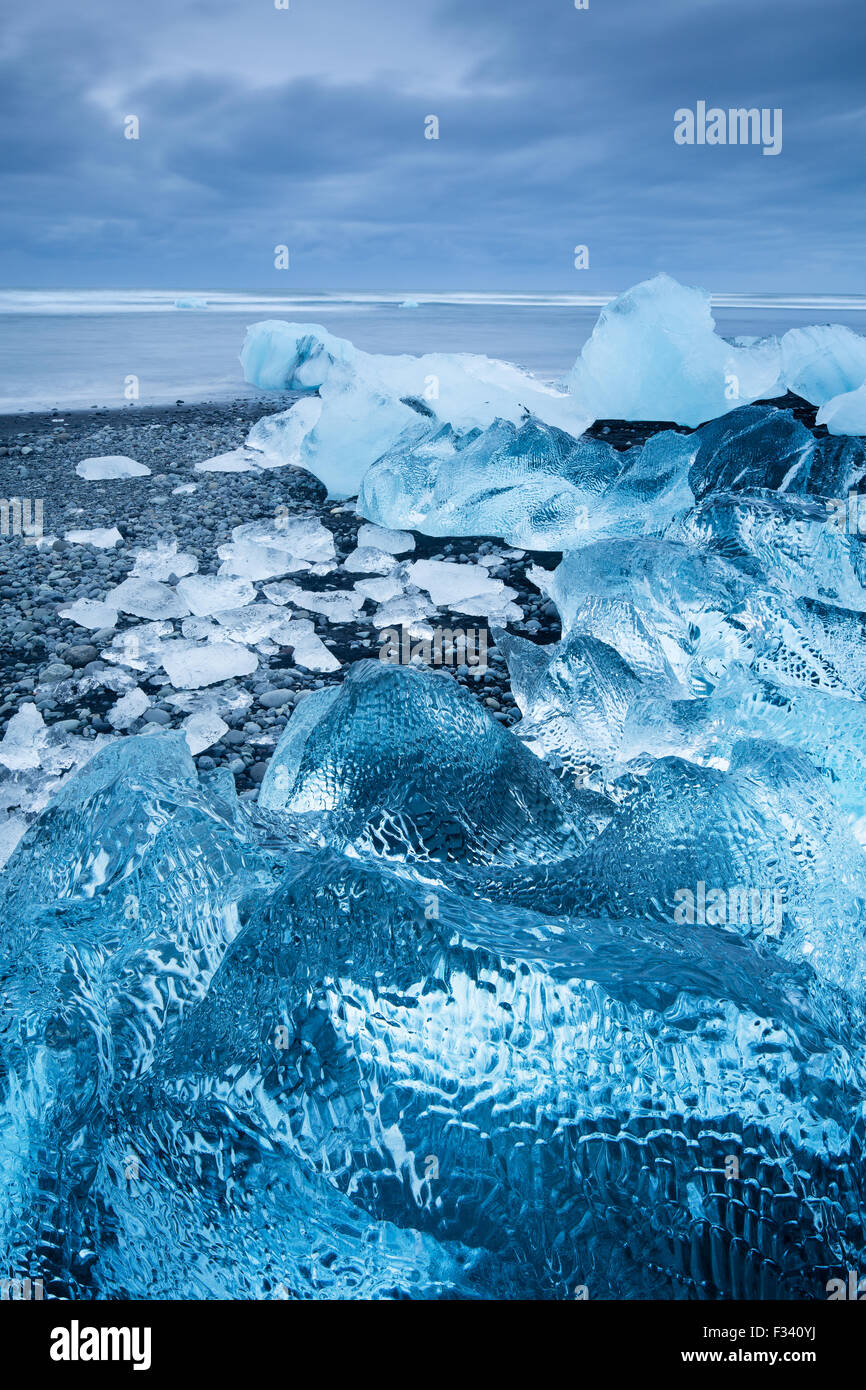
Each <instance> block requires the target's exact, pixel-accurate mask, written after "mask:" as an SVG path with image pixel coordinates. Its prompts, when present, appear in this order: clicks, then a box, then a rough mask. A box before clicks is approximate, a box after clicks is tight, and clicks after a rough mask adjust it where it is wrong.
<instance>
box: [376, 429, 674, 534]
mask: <svg viewBox="0 0 866 1390" xmlns="http://www.w3.org/2000/svg"><path fill="white" fill-rule="evenodd" d="M697 448H698V440H697V437H693V436H690V435H686V434H678V433H675V432H674V431H664V432H662V433H660V434H658V435H656V436H654V437H653V438H652V439H650V440H649V442H648V443H647V444H646V446H645V447H644V448H639V447H635V448H633V449H629V450H628V451H626V452H624V453H618V452H617V451H616V450H615V449H613V448H612V447H611V445H609V444H606V443H604V442H603V441H601V440H598V439H592V438H580V439H575V438H573V437H572V436H571V435H569V434H566V433H565V431H564V430H560V429H555V428H552V427H550V426H548V425H545V424H544V423H543V422H542V421H540V420H534V419H530V420H526V421H524V422H523V423H522V424H521V425H514V424H512V423H511V422H509V421H505V420H497V421H495V422H494V424H493V425H491V426H490V428H489V429H487V430H484V431H482V432H480V433H479V432H478V431H470V432H468V433H465V434H462V435H460V434H457V433H456V432H455V431H453V430H452V429H450V428H449V427H443V428H441V429H433V428H431V427H430V426H429V425H426V426H425V425H416V426H413V428H412V429H411V430H409V431H407V433H406V434H405V435H403V436H401V438H400V439H399V440H398V441H397V443H396V444H395V446H394V447H393V449H391V450H390V451H389V452H388V453H387V454H385V455H383V457H382V458H381V459H378V460H377V462H376V463H375V464H374V465H373V467H372V468H371V469H370V470H369V471H368V473H367V474H366V476H365V478H364V481H363V484H362V486H361V491H360V494H359V497H358V510H359V511H360V512H361V513H362V514H363V515H364V516H367V517H370V518H372V519H373V520H374V521H376V522H379V523H381V524H383V525H387V526H400V525H403V526H411V527H413V528H415V529H417V530H419V531H423V532H425V533H426V534H427V535H433V536H461V535H484V536H488V535H490V536H501V537H502V538H503V539H504V540H506V541H509V542H510V543H512V544H517V545H522V546H526V547H527V548H531V549H536V550H567V549H572V548H573V547H574V546H576V545H579V544H584V543H586V542H587V541H589V540H593V539H596V538H598V537H601V536H605V535H609V534H613V535H624V534H629V533H634V534H638V535H640V534H643V533H646V532H652V531H653V530H662V529H664V527H665V526H666V525H667V523H668V521H669V520H670V518H671V517H672V515H674V514H675V513H680V512H683V511H685V510H686V509H687V508H688V507H690V506H691V505H692V502H693V501H694V498H693V496H692V493H691V490H690V488H689V484H688V473H689V468H690V466H691V463H692V460H693V458H694V455H695V452H696V450H697Z"/></svg>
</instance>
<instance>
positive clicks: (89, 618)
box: [57, 598, 117, 632]
mask: <svg viewBox="0 0 866 1390" xmlns="http://www.w3.org/2000/svg"><path fill="white" fill-rule="evenodd" d="M57 615H58V617H60V618H68V619H69V621H70V622H73V623H77V624H78V626H79V627H86V628H90V630H91V631H92V632H96V631H97V630H98V629H99V628H101V627H114V626H115V624H116V623H117V609H116V608H115V607H114V605H113V604H111V603H103V602H101V601H100V600H99V599H95V598H79V599H76V600H75V602H74V603H70V604H67V606H66V607H65V608H58V610H57Z"/></svg>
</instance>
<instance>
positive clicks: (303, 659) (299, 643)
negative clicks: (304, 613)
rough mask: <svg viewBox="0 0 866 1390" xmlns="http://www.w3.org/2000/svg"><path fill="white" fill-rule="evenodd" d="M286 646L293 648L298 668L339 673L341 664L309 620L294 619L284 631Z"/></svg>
mask: <svg viewBox="0 0 866 1390" xmlns="http://www.w3.org/2000/svg"><path fill="white" fill-rule="evenodd" d="M283 634H284V638H283V640H284V645H286V646H289V647H293V648H294V652H293V657H294V662H295V665H296V666H303V667H304V668H305V670H307V671H339V669H340V663H339V661H338V660H337V658H336V657H335V656H334V654H333V652H332V651H330V650H329V649H328V647H326V646H325V644H324V642H323V641H322V640H321V638H319V637H317V636H316V630H315V628H314V627H313V624H312V622H311V621H310V619H309V618H294V619H293V620H292V621H291V622H290V623H287V624H286V626H285V628H284V629H283Z"/></svg>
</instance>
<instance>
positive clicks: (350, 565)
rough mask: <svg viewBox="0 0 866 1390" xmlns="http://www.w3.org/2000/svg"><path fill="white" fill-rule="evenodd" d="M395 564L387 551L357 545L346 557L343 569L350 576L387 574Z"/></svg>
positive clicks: (394, 560)
mask: <svg viewBox="0 0 866 1390" xmlns="http://www.w3.org/2000/svg"><path fill="white" fill-rule="evenodd" d="M396 564H397V560H396V558H395V557H394V556H393V555H389V554H388V552H387V551H385V550H377V549H374V548H373V547H372V546H368V545H364V546H360V545H359V546H358V547H357V548H356V549H355V550H353V551H352V552H351V554H349V555H347V556H346V558H345V560H344V561H343V569H345V570H348V571H349V573H350V574H388V573H389V572H390V571H391V570H392V569H393V568H394V566H395V565H396Z"/></svg>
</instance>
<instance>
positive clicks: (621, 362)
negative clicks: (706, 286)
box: [569, 275, 784, 425]
mask: <svg viewBox="0 0 866 1390" xmlns="http://www.w3.org/2000/svg"><path fill="white" fill-rule="evenodd" d="M780 371H781V353H780V349H779V343H778V340H777V339H775V338H771V339H768V340H767V341H766V342H761V343H758V344H755V345H754V346H749V347H736V346H734V345H733V344H732V343H729V342H726V340H725V339H724V338H721V337H719V335H718V334H717V333H716V331H715V321H714V319H713V315H712V312H711V310H710V297H709V295H708V294H706V293H705V292H704V291H703V290H698V289H690V288H687V287H686V286H685V285H680V284H678V283H677V282H676V280H673V279H671V277H670V276H669V275H656V276H655V277H654V278H653V279H652V280H645V281H643V283H642V284H640V285H635V286H634V288H633V289H630V290H628V291H627V292H626V293H625V294H622V295H620V296H619V297H618V298H617V299H614V300H612V301H611V303H610V304H608V305H606V306H605V308H604V309H602V311H601V313H600V314H599V318H598V322H597V324H596V326H595V328H594V329H593V331H592V336H591V337H590V338H589V340H588V342H586V343H585V344H584V346H583V348H582V349H581V353H580V356H579V357H578V359H577V361H576V363H575V365H574V368H573V370H572V372H571V376H570V377H569V389H570V391H571V393H572V396H573V397H574V403H575V408H576V409H578V410H580V409H582V410H583V411H584V412H585V413H586V414H588V415H590V416H592V417H594V418H595V419H603V420H670V421H673V422H674V423H676V424H678V425H700V424H701V423H702V422H703V421H704V420H712V419H715V417H716V416H718V415H724V414H726V413H727V412H728V411H730V410H734V409H736V408H737V406H739V405H743V404H746V403H748V402H749V401H753V400H757V399H760V398H767V397H770V396H775V395H780V394H782V393H783V391H784V387H783V386H782V384H781V382H780V380H779V378H780Z"/></svg>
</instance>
